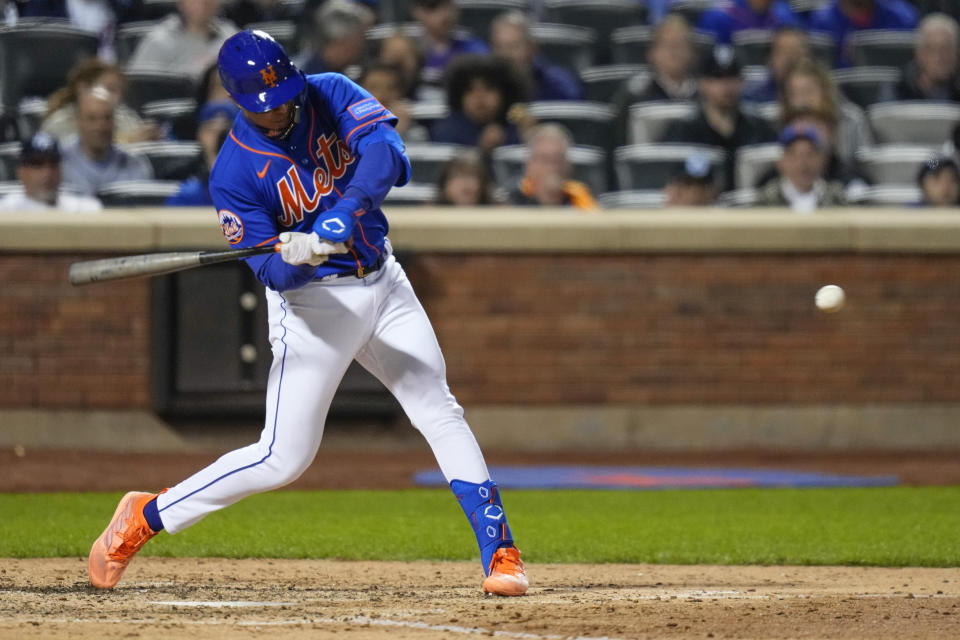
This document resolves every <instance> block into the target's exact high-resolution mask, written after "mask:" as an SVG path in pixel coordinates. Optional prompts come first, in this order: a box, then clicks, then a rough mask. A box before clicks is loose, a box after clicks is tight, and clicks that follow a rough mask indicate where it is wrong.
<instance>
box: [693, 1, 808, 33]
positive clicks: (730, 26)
mask: <svg viewBox="0 0 960 640" xmlns="http://www.w3.org/2000/svg"><path fill="white" fill-rule="evenodd" d="M800 24H801V21H800V18H799V16H797V14H796V13H794V11H793V9H791V8H790V5H789V3H787V2H785V1H784V0H727V1H726V2H723V3H720V6H718V7H716V8H714V9H708V10H707V11H705V12H704V13H703V15H701V16H700V21H699V22H698V23H697V30H699V31H705V32H707V33H710V34H712V35H713V37H714V39H715V40H716V42H717V44H730V42H731V39H732V38H733V34H734V33H736V32H737V31H743V30H744V29H779V28H780V27H785V26H788V25H790V26H794V25H800Z"/></svg>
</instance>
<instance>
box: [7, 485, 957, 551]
mask: <svg viewBox="0 0 960 640" xmlns="http://www.w3.org/2000/svg"><path fill="white" fill-rule="evenodd" d="M120 495H121V494H113V493H110V494H102V493H98V494H93V493H88V494H63V493H60V494H16V495H13V494H0V556H2V557H20V558H23V557H58V556H60V557H63V556H86V554H87V552H88V550H89V547H90V543H91V542H92V541H93V540H94V538H96V536H97V535H99V533H100V531H101V530H102V529H103V527H104V526H106V523H107V520H108V518H109V517H110V515H111V514H112V513H113V509H114V506H115V505H116V501H117V499H118V498H119V497H120ZM505 503H506V504H505V506H506V507H507V512H508V514H509V518H510V523H511V526H512V527H513V530H514V532H515V534H516V535H517V540H518V543H519V546H520V547H521V549H523V552H524V557H525V558H526V559H528V560H529V561H531V562H654V563H681V564H687V563H717V564H848V565H881V566H938V567H947V566H960V545H958V544H957V532H958V531H960V487H948V488H939V487H924V488H911V487H895V488H871V489H796V490H793V489H735V490H711V491H508V492H507V493H506V496H505ZM143 553H144V555H157V556H221V557H271V558H345V559H358V560H359V559H369V560H414V559H449V560H461V559H463V560H465V559H470V558H473V557H475V555H476V543H475V542H474V539H473V534H472V532H471V531H470V528H469V526H468V525H467V522H466V519H465V518H464V516H463V514H462V513H461V512H460V510H459V507H458V506H457V504H456V502H455V501H454V500H453V498H452V496H451V495H450V493H449V491H446V490H425V489H419V490H407V491H317V492H298V491H278V492H273V493H268V494H263V495H258V496H253V497H251V498H248V499H246V500H244V501H242V502H240V503H238V504H236V505H234V506H232V507H230V508H228V509H225V510H223V511H220V512H218V513H215V514H213V515H211V516H209V517H207V518H206V519H205V520H203V521H202V522H200V523H198V524H196V525H194V526H193V527H190V528H189V529H187V530H186V531H183V532H182V533H179V534H177V535H175V536H170V535H166V534H163V535H160V536H158V537H157V538H156V539H154V540H153V541H151V542H150V543H149V545H148V546H147V547H146V548H145V550H144V552H143Z"/></svg>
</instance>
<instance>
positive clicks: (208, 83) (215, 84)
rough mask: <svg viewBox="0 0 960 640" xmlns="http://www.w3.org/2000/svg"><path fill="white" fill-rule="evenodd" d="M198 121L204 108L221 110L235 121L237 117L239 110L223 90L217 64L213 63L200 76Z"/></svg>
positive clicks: (197, 99) (197, 94)
mask: <svg viewBox="0 0 960 640" xmlns="http://www.w3.org/2000/svg"><path fill="white" fill-rule="evenodd" d="M196 101H197V115H198V118H197V121H198V122H199V114H200V111H202V110H203V109H204V108H210V109H219V110H220V111H221V112H222V113H223V115H225V116H228V117H229V118H230V119H231V120H233V116H235V115H237V112H238V111H239V108H238V107H237V105H236V103H235V102H234V101H233V99H232V98H231V97H230V94H229V93H227V90H226V89H224V88H223V82H222V81H221V80H220V70H219V68H218V67H217V63H213V64H211V65H210V66H208V67H207V68H206V70H205V71H204V72H203V74H202V75H201V76H200V83H199V84H198V85H197V93H196Z"/></svg>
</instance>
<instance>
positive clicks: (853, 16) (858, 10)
mask: <svg viewBox="0 0 960 640" xmlns="http://www.w3.org/2000/svg"><path fill="white" fill-rule="evenodd" d="M808 26H809V28H810V29H813V30H816V31H826V32H827V33H829V34H830V35H832V36H833V39H834V41H835V42H836V43H837V66H841V67H846V66H850V65H851V64H853V59H852V56H851V51H850V41H849V40H848V38H847V36H849V35H850V33H851V32H853V31H860V30H864V29H913V28H914V27H916V26H917V10H916V9H914V7H913V5H911V4H910V3H909V2H906V0H829V1H828V2H825V3H824V4H823V5H821V6H820V7H819V8H817V9H816V10H815V11H814V12H813V13H812V14H811V15H810V20H809V24H808Z"/></svg>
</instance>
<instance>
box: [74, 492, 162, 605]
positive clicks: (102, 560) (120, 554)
mask: <svg viewBox="0 0 960 640" xmlns="http://www.w3.org/2000/svg"><path fill="white" fill-rule="evenodd" d="M156 496H157V494H155V493H144V492H142V491H131V492H130V493H128V494H127V495H125V496H123V498H122V499H121V500H120V504H118V505H117V510H116V511H114V512H113V519H112V520H110V524H108V525H107V528H106V529H104V530H103V533H102V534H100V537H99V538H97V541H96V542H94V543H93V548H91V549H90V558H89V562H88V570H89V572H90V583H91V584H92V585H93V586H95V587H97V588H98V589H112V588H113V587H114V586H115V585H116V584H117V583H118V582H120V576H122V575H123V572H124V570H126V568H127V565H128V564H130V561H131V560H133V556H135V555H136V554H137V552H138V551H140V549H141V548H142V547H143V545H145V544H146V543H147V540H149V539H150V538H152V537H153V536H155V535H157V534H156V532H154V531H152V530H151V529H150V527H149V525H147V521H146V519H145V518H144V517H143V506H144V505H145V504H147V503H148V502H150V501H151V500H153V499H154V498H155V497H156Z"/></svg>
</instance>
